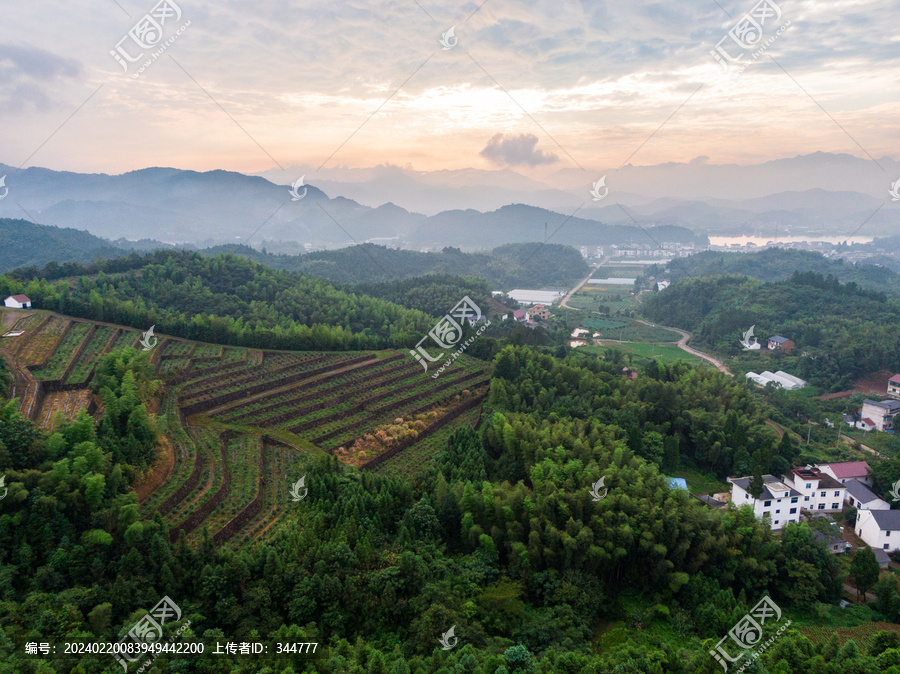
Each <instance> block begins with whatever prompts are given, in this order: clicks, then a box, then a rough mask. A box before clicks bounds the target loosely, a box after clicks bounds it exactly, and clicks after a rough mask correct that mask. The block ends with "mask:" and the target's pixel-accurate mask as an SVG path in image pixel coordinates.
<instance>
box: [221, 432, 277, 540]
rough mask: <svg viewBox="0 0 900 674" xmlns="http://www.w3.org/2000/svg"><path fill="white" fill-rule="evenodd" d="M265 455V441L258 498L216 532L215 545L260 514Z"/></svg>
mask: <svg viewBox="0 0 900 674" xmlns="http://www.w3.org/2000/svg"><path fill="white" fill-rule="evenodd" d="M265 453H266V443H265V441H263V443H262V446H261V447H260V448H259V472H258V473H257V479H256V496H254V497H253V500H252V501H250V503H248V504H247V506H246V507H245V508H244V509H243V510H242V511H241V512H239V513H238V514H237V515H235V517H234V518H232V519H231V521H230V522H228V523H227V524H226V525H225V526H224V527H222V528H221V529H220V530H219V531H217V532H216V534H215V535H214V536H213V543H215V544H216V545H219V544H221V543H224V542H225V541H227V540H228V539H230V538H231V537H232V536H234V535H235V534H237V533H238V532H239V531H240V530H241V529H243V528H244V527H245V526H246V525H247V523H248V522H249V521H250V520H252V519H253V518H254V517H256V516H257V515H258V514H259V511H260V509H261V508H262V502H263V493H262V492H263V488H264V487H265V484H266V479H265V477H264V474H265V473H264V471H265V460H264V457H265Z"/></svg>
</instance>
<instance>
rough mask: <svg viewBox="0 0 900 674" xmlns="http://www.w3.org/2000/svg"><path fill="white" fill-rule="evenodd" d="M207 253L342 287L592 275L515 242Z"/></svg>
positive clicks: (550, 248)
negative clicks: (465, 248)
mask: <svg viewBox="0 0 900 674" xmlns="http://www.w3.org/2000/svg"><path fill="white" fill-rule="evenodd" d="M203 252H204V253H205V254H217V253H222V252H233V253H235V254H238V255H244V256H246V257H249V258H250V259H253V260H256V261H257V262H261V263H263V264H265V265H267V266H270V267H274V268H276V269H285V270H289V271H296V272H300V273H303V274H310V275H312V276H318V277H319V278H323V279H327V280H329V281H335V282H338V283H374V282H383V281H392V280H399V279H407V278H413V277H417V276H426V275H434V274H437V275H453V276H475V277H478V278H482V279H485V280H486V281H487V282H488V283H490V284H491V285H492V286H493V287H494V288H503V289H507V290H511V289H512V288H514V287H516V286H525V287H529V288H534V287H543V286H554V285H556V286H563V287H567V286H569V285H570V284H572V283H573V282H575V281H579V280H581V279H583V278H584V277H585V276H587V274H588V272H589V271H590V270H589V268H588V265H587V263H586V262H585V261H584V259H583V258H582V257H581V254H580V253H579V252H578V250H577V249H575V248H572V247H571V246H563V245H560V244H551V243H548V244H541V243H511V244H507V245H505V246H499V247H497V248H494V249H493V250H492V251H490V252H489V253H463V252H462V251H460V249H459V248H444V249H443V250H442V251H441V252H440V253H419V252H416V251H411V250H396V249H393V248H385V247H384V246H376V245H373V244H369V243H367V244H362V245H360V246H350V247H348V248H341V249H338V250H329V251H321V252H315V253H309V254H307V255H273V254H271V253H263V252H260V251H256V250H254V249H252V248H249V247H247V246H219V247H216V248H210V249H207V250H206V251H203Z"/></svg>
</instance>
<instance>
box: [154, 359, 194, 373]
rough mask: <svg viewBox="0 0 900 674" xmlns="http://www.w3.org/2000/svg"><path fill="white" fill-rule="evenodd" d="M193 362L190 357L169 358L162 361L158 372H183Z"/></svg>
mask: <svg viewBox="0 0 900 674" xmlns="http://www.w3.org/2000/svg"><path fill="white" fill-rule="evenodd" d="M190 364H191V359H190V358H169V359H167V360H163V361H161V362H160V364H159V367H158V368H156V371H157V372H171V373H172V374H174V373H176V372H183V371H184V370H186V369H187V368H188V366H189V365H190Z"/></svg>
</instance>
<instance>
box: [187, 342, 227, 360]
mask: <svg viewBox="0 0 900 674" xmlns="http://www.w3.org/2000/svg"><path fill="white" fill-rule="evenodd" d="M222 348H223V347H222V346H220V345H219V344H198V345H197V348H196V349H194V353H193V354H191V358H221V357H222Z"/></svg>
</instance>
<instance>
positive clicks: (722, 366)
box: [634, 318, 734, 377]
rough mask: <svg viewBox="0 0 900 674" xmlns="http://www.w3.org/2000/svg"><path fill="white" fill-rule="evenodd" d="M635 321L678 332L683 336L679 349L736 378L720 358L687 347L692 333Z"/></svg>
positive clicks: (639, 321)
mask: <svg viewBox="0 0 900 674" xmlns="http://www.w3.org/2000/svg"><path fill="white" fill-rule="evenodd" d="M634 320H636V321H637V322H638V323H643V324H644V325H649V326H650V327H651V328H663V329H665V330H671V331H672V332H677V333H678V334H679V335H681V339H680V340H679V341H678V344H677V346H678V348H679V349H681V350H682V351H686V352H687V353H690V354H691V355H694V356H697V357H698V358H702V359H703V360H705V361H707V362H709V363H712V364H713V365H715V366H716V369H717V370H718V371H719V372H724V373H725V374H727V375H728V376H729V377H733V376H734V375H733V374H731V372H729V371H728V368H727V367H725V363H723V362H722V361H721V360H719V359H718V358H713V357H712V356H708V355H707V354H705V353H703V352H702V351H697V349H692V348H691V347H689V346H688V345H687V343H688V340H689V339H690V338H691V333H689V332H688V331H686V330H682V329H680V328H672V327H669V326H668V325H657V324H656V323H650V322H649V321H643V320H641V319H640V318H635V319H634Z"/></svg>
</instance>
